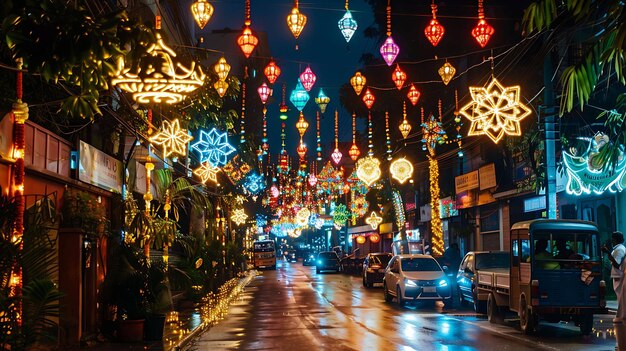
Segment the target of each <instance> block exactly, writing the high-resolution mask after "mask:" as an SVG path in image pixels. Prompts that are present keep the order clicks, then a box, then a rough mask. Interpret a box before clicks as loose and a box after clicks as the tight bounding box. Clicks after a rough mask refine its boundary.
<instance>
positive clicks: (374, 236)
mask: <svg viewBox="0 0 626 351" xmlns="http://www.w3.org/2000/svg"><path fill="white" fill-rule="evenodd" d="M370 241H371V242H372V243H374V244H376V243H377V242H379V241H380V235H378V234H371V235H370Z"/></svg>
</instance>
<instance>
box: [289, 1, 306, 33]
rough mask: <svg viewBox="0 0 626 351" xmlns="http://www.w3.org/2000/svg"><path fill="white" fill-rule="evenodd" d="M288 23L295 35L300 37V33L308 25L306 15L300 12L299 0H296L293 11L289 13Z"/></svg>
mask: <svg viewBox="0 0 626 351" xmlns="http://www.w3.org/2000/svg"><path fill="white" fill-rule="evenodd" d="M287 25H288V26H289V30H290V31H291V33H292V34H293V36H294V37H295V38H296V39H298V37H299V36H300V33H302V30H303V29H304V26H305V25H306V16H305V15H303V14H301V13H300V10H299V9H298V0H295V3H294V7H293V9H291V13H290V14H289V15H287Z"/></svg>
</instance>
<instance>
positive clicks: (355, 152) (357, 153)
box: [348, 144, 361, 161]
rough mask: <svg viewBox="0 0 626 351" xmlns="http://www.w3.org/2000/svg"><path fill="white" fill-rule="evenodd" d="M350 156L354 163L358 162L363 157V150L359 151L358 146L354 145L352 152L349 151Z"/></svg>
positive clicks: (351, 148)
mask: <svg viewBox="0 0 626 351" xmlns="http://www.w3.org/2000/svg"><path fill="white" fill-rule="evenodd" d="M348 155H350V158H351V159H352V161H356V160H357V158H359V156H360V155H361V150H359V147H358V146H356V144H352V146H351V147H350V150H349V151H348Z"/></svg>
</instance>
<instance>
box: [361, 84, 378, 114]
mask: <svg viewBox="0 0 626 351" xmlns="http://www.w3.org/2000/svg"><path fill="white" fill-rule="evenodd" d="M375 100H376V98H375V97H374V94H372V92H371V91H370V90H369V88H368V89H367V90H365V95H363V102H364V103H365V106H367V109H368V110H369V109H371V108H372V106H374V101H375Z"/></svg>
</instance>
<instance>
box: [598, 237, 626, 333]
mask: <svg viewBox="0 0 626 351" xmlns="http://www.w3.org/2000/svg"><path fill="white" fill-rule="evenodd" d="M611 244H612V245H613V250H612V251H610V252H611V254H610V255H609V256H608V259H609V261H610V262H611V278H612V279H613V290H615V295H616V296H617V315H616V316H615V319H619V320H622V321H626V311H625V310H626V308H624V307H625V306H623V304H624V303H626V289H624V270H623V261H624V256H626V247H624V235H623V234H622V233H621V232H613V234H612V235H611ZM602 252H604V253H609V248H608V247H607V246H606V245H605V246H603V247H602Z"/></svg>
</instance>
